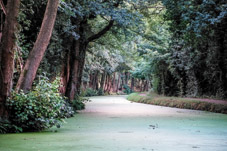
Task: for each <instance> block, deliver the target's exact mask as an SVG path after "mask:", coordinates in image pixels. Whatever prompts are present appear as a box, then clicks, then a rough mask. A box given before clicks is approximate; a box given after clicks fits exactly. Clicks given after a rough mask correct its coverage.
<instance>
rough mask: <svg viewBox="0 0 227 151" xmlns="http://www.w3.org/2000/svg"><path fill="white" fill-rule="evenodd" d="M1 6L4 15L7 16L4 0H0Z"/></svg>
mask: <svg viewBox="0 0 227 151" xmlns="http://www.w3.org/2000/svg"><path fill="white" fill-rule="evenodd" d="M0 5H1V8H2V10H3V12H4V14H5V15H6V8H5V5H4V3H3V1H2V0H0Z"/></svg>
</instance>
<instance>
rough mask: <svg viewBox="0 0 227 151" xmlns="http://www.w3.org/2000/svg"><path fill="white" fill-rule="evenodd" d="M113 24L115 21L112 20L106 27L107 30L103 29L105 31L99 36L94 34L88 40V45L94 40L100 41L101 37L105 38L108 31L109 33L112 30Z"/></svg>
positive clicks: (99, 33)
mask: <svg viewBox="0 0 227 151" xmlns="http://www.w3.org/2000/svg"><path fill="white" fill-rule="evenodd" d="M113 24H114V20H110V22H109V24H108V25H106V27H105V28H103V29H102V30H101V31H99V32H98V33H97V34H94V35H92V36H91V37H89V38H88V39H87V43H89V42H91V41H93V40H95V39H98V38H100V37H101V36H103V35H104V34H105V33H106V32H107V31H109V30H110V29H111V27H112V26H113Z"/></svg>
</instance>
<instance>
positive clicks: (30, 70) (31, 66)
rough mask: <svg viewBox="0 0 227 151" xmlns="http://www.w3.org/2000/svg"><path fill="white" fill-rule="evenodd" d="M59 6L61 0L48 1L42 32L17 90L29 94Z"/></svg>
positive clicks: (29, 57) (26, 64)
mask: <svg viewBox="0 0 227 151" xmlns="http://www.w3.org/2000/svg"><path fill="white" fill-rule="evenodd" d="M58 4H59V0H48V3H47V6H46V11H45V14H44V18H43V22H42V25H41V29H40V32H39V34H38V37H37V39H36V42H35V44H34V47H33V49H32V51H31V52H30V53H29V56H28V58H27V60H26V63H25V66H24V68H23V71H22V72H21V74H20V78H19V80H18V83H17V86H16V89H17V90H19V89H22V90H23V91H25V92H27V91H29V90H30V89H31V87H32V82H33V81H34V79H35V76H36V72H37V70H38V67H39V65H40V62H41V60H42V58H43V56H44V53H45V51H46V49H47V46H48V44H49V41H50V38H51V35H52V31H53V28H54V23H55V19H56V16H57V10H58Z"/></svg>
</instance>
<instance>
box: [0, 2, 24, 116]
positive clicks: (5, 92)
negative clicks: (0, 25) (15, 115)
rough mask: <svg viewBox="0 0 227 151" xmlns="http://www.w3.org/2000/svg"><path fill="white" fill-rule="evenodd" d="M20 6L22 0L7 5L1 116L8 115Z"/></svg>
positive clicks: (0, 51)
mask: <svg viewBox="0 0 227 151" xmlns="http://www.w3.org/2000/svg"><path fill="white" fill-rule="evenodd" d="M19 7H20V0H8V3H7V6H6V13H7V14H8V15H7V16H6V21H5V24H4V29H3V34H2V37H4V38H2V41H1V43H0V118H7V117H8V112H7V109H6V106H5V102H6V99H7V97H9V96H10V93H11V86H12V79H13V71H14V52H15V51H14V47H15V43H16V36H15V34H16V30H17V17H18V13H19Z"/></svg>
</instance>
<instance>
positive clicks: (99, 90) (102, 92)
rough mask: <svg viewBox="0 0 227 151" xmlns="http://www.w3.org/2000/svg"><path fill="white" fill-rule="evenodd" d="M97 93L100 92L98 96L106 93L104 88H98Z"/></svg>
mask: <svg viewBox="0 0 227 151" xmlns="http://www.w3.org/2000/svg"><path fill="white" fill-rule="evenodd" d="M97 94H98V96H102V95H104V90H103V89H102V88H100V89H98V92H97Z"/></svg>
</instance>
